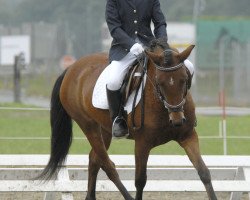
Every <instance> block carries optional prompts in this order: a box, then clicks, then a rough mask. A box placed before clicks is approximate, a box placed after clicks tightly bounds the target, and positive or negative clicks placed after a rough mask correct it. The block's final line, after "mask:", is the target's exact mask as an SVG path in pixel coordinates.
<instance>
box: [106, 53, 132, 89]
mask: <svg viewBox="0 0 250 200" xmlns="http://www.w3.org/2000/svg"><path fill="white" fill-rule="evenodd" d="M135 60H136V56H135V55H134V54H132V53H130V52H129V53H128V54H127V55H126V56H125V57H124V58H123V59H121V60H119V61H116V60H114V61H112V62H111V63H110V64H109V66H108V67H110V68H112V69H111V70H110V71H112V73H111V74H110V76H109V80H108V81H107V87H108V89H110V90H119V89H120V88H121V86H122V82H123V79H124V77H125V75H126V73H127V72H128V70H129V68H130V67H131V64H132V63H133V62H134V61H135Z"/></svg>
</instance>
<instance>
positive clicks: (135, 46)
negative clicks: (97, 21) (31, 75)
mask: <svg viewBox="0 0 250 200" xmlns="http://www.w3.org/2000/svg"><path fill="white" fill-rule="evenodd" d="M105 16H106V22H107V25H108V28H109V31H110V34H111V36H112V38H113V41H112V43H111V48H110V51H109V60H110V64H109V66H108V67H110V68H112V70H111V71H112V73H111V74H110V76H109V80H108V82H107V85H106V89H107V99H108V105H109V111H110V117H111V119H112V122H113V125H112V134H113V136H114V137H117V138H122V137H126V136H127V135H128V127H127V122H126V120H125V119H124V118H123V117H122V113H124V107H123V106H124V105H121V104H122V103H121V102H122V95H121V91H120V90H121V86H122V82H123V79H124V77H125V75H126V73H127V71H128V70H129V67H130V66H131V64H132V63H133V62H134V61H135V60H136V58H137V56H138V55H139V54H141V53H142V52H143V51H144V47H145V46H149V43H150V41H152V40H153V39H155V38H163V39H165V40H166V41H167V38H168V37H167V31H166V27H167V24H166V20H165V17H164V15H163V13H162V11H161V8H160V2H159V0H152V1H148V0H107V4H106V13H105ZM151 21H152V22H153V24H154V34H153V33H152V30H151V27H150V25H151ZM192 73H193V70H192V71H191V74H192Z"/></svg>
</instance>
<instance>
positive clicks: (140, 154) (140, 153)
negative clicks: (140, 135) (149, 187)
mask: <svg viewBox="0 0 250 200" xmlns="http://www.w3.org/2000/svg"><path fill="white" fill-rule="evenodd" d="M150 150H151V148H150V147H149V145H147V144H146V143H145V142H144V141H140V140H136V142H135V164H136V168H135V170H136V171H135V187H136V196H135V199H136V200H142V196H143V189H144V187H145V185H146V181H147V162H148V156H149V152H150Z"/></svg>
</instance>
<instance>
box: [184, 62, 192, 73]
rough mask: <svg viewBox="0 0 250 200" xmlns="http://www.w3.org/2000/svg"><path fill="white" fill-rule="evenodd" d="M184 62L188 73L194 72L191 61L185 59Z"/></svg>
mask: <svg viewBox="0 0 250 200" xmlns="http://www.w3.org/2000/svg"><path fill="white" fill-rule="evenodd" d="M184 64H185V66H186V67H187V68H188V70H189V72H190V74H191V75H193V74H194V65H193V63H192V62H191V61H190V60H188V59H186V60H185V61H184Z"/></svg>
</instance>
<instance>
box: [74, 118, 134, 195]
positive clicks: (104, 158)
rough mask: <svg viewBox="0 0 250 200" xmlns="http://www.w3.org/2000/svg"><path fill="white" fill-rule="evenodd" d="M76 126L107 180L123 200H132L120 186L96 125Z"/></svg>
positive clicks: (81, 123)
mask: <svg viewBox="0 0 250 200" xmlns="http://www.w3.org/2000/svg"><path fill="white" fill-rule="evenodd" d="M78 125H79V126H80V127H81V129H82V130H83V131H84V133H85V135H86V137H87V139H88V141H89V143H90V145H91V146H92V148H93V151H94V152H95V153H96V155H97V159H98V160H99V164H100V166H101V168H102V169H103V171H105V172H106V174H107V176H108V177H109V179H110V180H111V181H112V182H113V183H114V184H115V185H116V187H117V188H118V189H119V191H120V192H121V194H122V195H123V197H124V199H125V200H133V198H132V197H131V195H130V194H129V193H128V191H127V189H126V188H125V187H124V185H123V184H122V182H121V180H120V178H119V175H118V173H117V171H116V169H115V166H114V164H113V162H112V161H111V160H110V158H109V156H108V153H107V150H106V147H105V145H104V141H103V137H102V134H101V133H100V127H99V126H98V124H96V123H93V124H90V122H88V124H84V123H83V122H79V123H78Z"/></svg>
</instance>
